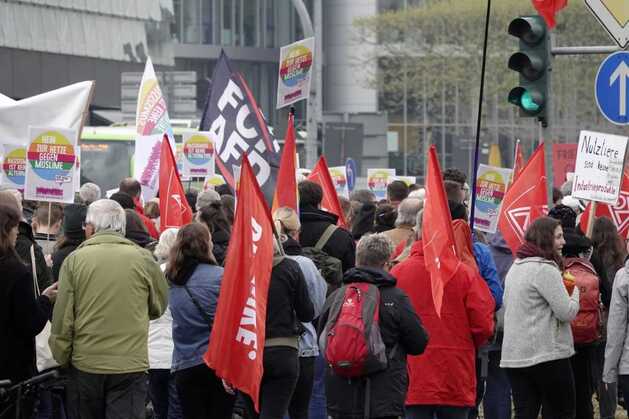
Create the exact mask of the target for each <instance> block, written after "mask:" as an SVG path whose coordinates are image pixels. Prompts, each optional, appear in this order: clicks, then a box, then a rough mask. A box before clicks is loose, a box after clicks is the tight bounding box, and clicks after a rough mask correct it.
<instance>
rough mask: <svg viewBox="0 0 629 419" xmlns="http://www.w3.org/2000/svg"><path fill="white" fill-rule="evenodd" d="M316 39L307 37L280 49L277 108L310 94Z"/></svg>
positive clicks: (305, 97)
mask: <svg viewBox="0 0 629 419" xmlns="http://www.w3.org/2000/svg"><path fill="white" fill-rule="evenodd" d="M314 47H315V39H314V38H306V39H304V40H302V41H298V42H295V43H293V44H290V45H287V46H285V47H282V48H281V49H280V70H279V74H278V77H277V109H280V108H283V107H284V106H287V105H290V104H292V103H295V102H298V101H300V100H302V99H307V98H308V96H309V95H310V81H311V80H312V63H313V61H312V60H313V57H314Z"/></svg>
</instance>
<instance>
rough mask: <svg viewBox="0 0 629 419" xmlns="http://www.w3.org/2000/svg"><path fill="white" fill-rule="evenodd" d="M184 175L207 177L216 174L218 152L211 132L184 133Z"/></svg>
mask: <svg viewBox="0 0 629 419" xmlns="http://www.w3.org/2000/svg"><path fill="white" fill-rule="evenodd" d="M182 161H183V170H182V175H183V176H185V177H186V178H189V177H207V176H212V175H214V171H215V162H216V152H215V148H214V141H213V140H212V137H211V135H210V133H209V132H188V133H185V134H184V135H183V156H182Z"/></svg>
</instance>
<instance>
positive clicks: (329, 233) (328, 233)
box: [314, 224, 338, 250]
mask: <svg viewBox="0 0 629 419" xmlns="http://www.w3.org/2000/svg"><path fill="white" fill-rule="evenodd" d="M337 228H338V227H337V226H335V225H334V224H330V225H329V226H328V228H326V229H325V231H324V232H323V234H322V235H321V237H320V238H319V241H317V244H315V246H314V247H315V249H317V250H321V249H323V246H325V245H326V244H328V241H329V240H330V238H331V237H332V234H334V232H335V231H336V229H337Z"/></svg>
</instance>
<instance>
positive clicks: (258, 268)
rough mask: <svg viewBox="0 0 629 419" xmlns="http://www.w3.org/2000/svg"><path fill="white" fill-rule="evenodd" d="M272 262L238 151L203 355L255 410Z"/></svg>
mask: <svg viewBox="0 0 629 419" xmlns="http://www.w3.org/2000/svg"><path fill="white" fill-rule="evenodd" d="M272 265H273V227H272V223H271V217H270V214H269V211H268V208H267V206H266V202H265V200H264V196H263V195H262V191H261V190H260V187H259V186H258V183H257V181H256V177H255V175H254V173H253V170H252V169H251V166H250V164H249V160H248V159H247V157H246V156H244V157H243V161H242V168H241V173H240V182H239V186H238V205H237V206H236V216H235V219H234V226H233V229H232V234H231V239H230V241H229V248H228V250H227V258H226V259H225V272H224V274H223V280H222V283H221V290H220V296H219V299H218V305H217V307H216V316H215V318H214V324H213V327H212V335H211V339H210V344H209V347H208V350H207V352H206V353H205V356H204V360H205V363H206V364H207V365H208V366H209V367H210V368H211V369H213V370H214V371H215V372H216V375H217V376H219V377H221V378H223V379H224V380H225V381H227V382H228V383H230V384H231V385H233V386H234V387H235V388H237V389H238V390H240V391H242V392H244V393H246V394H248V395H249V396H251V398H252V399H253V403H254V406H255V409H256V411H258V412H259V393H260V382H261V380H262V374H263V373H264V369H263V364H262V357H263V352H264V337H265V322H266V306H267V295H268V291H269V282H270V280H271V269H272V267H273V266H272Z"/></svg>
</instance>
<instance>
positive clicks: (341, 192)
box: [328, 166, 349, 199]
mask: <svg viewBox="0 0 629 419" xmlns="http://www.w3.org/2000/svg"><path fill="white" fill-rule="evenodd" d="M328 171H329V172H330V177H331V178H332V183H333V184H334V188H335V189H336V193H337V195H338V196H342V197H345V198H347V199H349V189H347V173H346V172H345V166H335V167H330V168H329V169H328Z"/></svg>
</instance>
